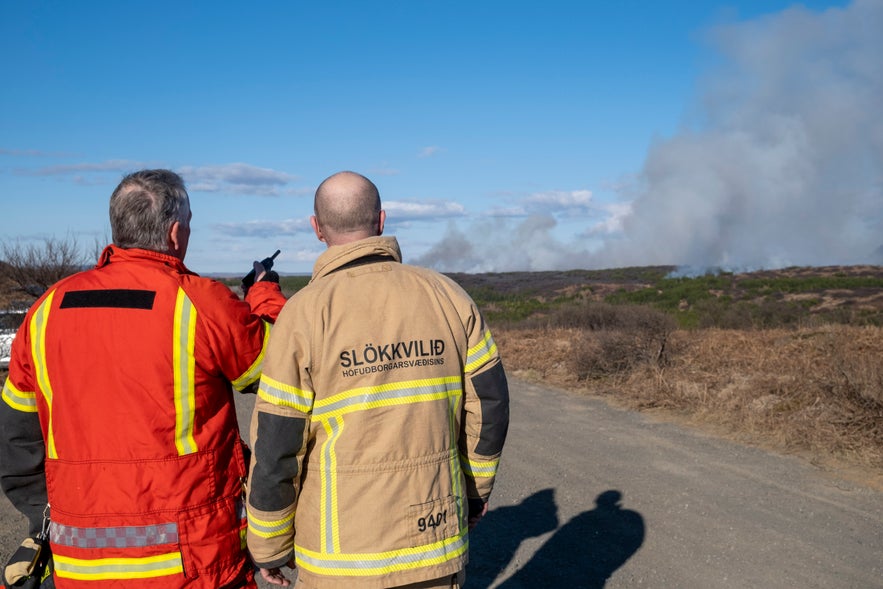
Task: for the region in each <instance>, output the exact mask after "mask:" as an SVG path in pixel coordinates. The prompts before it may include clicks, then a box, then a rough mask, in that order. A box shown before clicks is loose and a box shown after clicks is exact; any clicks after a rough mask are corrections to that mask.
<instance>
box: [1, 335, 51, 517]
mask: <svg viewBox="0 0 883 589" xmlns="http://www.w3.org/2000/svg"><path fill="white" fill-rule="evenodd" d="M28 323H29V322H28V321H25V322H24V323H23V324H22V326H21V327H20V328H19V331H18V334H17V335H16V337H15V339H14V340H13V342H12V354H11V359H10V363H9V377H8V378H7V379H6V381H5V383H4V384H3V392H2V402H0V431H2V432H3V435H2V436H0V487H2V488H3V492H4V493H5V494H6V497H7V498H8V499H9V501H10V502H11V503H12V505H13V506H15V508H16V509H18V510H19V511H20V512H21V513H22V514H24V515H25V517H27V519H28V527H29V530H28V534H36V533H37V532H38V531H40V527H41V523H42V515H43V510H44V508H45V507H46V502H47V499H46V476H45V471H44V460H45V456H46V447H45V444H44V442H43V433H42V430H41V428H40V418H39V415H38V413H37V392H36V391H37V386H36V382H35V376H34V373H33V369H32V362H31V358H30V353H29V351H30V344H29V337H28V329H27V325H28Z"/></svg>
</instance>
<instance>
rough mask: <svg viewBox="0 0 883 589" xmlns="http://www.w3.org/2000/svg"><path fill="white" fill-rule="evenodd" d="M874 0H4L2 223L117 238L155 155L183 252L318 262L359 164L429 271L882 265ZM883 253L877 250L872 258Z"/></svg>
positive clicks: (215, 261) (304, 266) (212, 266)
mask: <svg viewBox="0 0 883 589" xmlns="http://www.w3.org/2000/svg"><path fill="white" fill-rule="evenodd" d="M881 30H883V3H881V2H879V1H878V0H856V1H853V2H845V1H841V2H824V1H811V2H805V3H803V4H799V5H797V4H793V3H791V2H787V1H778V0H768V1H759V0H758V1H744V0H742V1H732V2H719V1H689V2H688V1H660V2H635V1H622V2H576V1H573V2H569V1H568V2H564V1H550V2H543V3H539V2H518V1H512V0H509V1H506V2H502V1H488V2H460V1H453V2H428V1H417V0H415V1H408V2H404V1H403V2H333V1H332V2H322V3H319V2H310V3H307V2H252V3H244V2H220V1H215V2H136V1H132V2H102V1H92V2H77V3H74V2H63V1H54V2H47V1H30V2H2V3H0V63H2V71H3V75H4V84H3V87H4V89H3V91H2V92H0V195H2V202H3V205H2V211H3V213H2V218H3V224H2V226H3V238H4V239H7V240H10V239H11V240H24V241H28V240H37V241H40V240H43V239H45V238H46V237H48V236H54V237H65V236H68V235H73V236H75V237H76V238H77V240H78V242H79V243H80V244H81V245H84V246H88V247H90V248H91V247H92V245H93V244H94V243H95V241H96V240H97V241H98V242H101V243H104V242H106V241H107V240H109V235H110V229H109V224H108V222H107V200H108V198H109V196H110V193H111V191H112V190H113V188H114V186H115V185H116V184H117V182H118V181H119V179H120V178H121V176H122V175H123V174H125V173H127V172H130V171H133V170H136V169H139V168H144V167H168V168H171V169H174V170H176V171H178V172H179V173H181V174H182V175H183V176H184V178H185V181H186V182H187V185H188V189H189V192H190V196H191V203H192V208H193V213H194V219H193V237H192V238H191V245H190V251H189V252H188V256H187V259H186V262H187V264H188V266H189V267H190V268H191V269H193V270H194V271H196V272H199V273H202V274H211V273H219V272H238V271H244V270H247V269H248V268H249V267H250V261H251V260H253V259H260V258H262V257H264V256H266V255H268V254H269V253H272V251H274V250H275V249H277V248H278V249H281V250H282V254H280V256H279V258H278V259H277V266H276V267H277V269H279V270H280V271H281V272H309V270H310V269H311V267H312V263H313V261H314V260H315V258H316V256H317V255H318V254H319V253H321V251H323V246H322V244H320V243H319V242H318V241H316V239H315V237H314V236H313V234H312V232H311V230H310V229H309V223H308V219H309V215H310V213H311V210H312V195H313V192H314V191H315V188H316V186H317V185H318V184H319V182H321V181H322V180H323V179H324V178H325V177H327V176H328V175H330V174H332V173H334V172H336V171H339V170H354V171H357V172H360V173H363V174H365V175H366V176H368V177H369V178H371V179H372V180H374V181H375V183H376V184H377V185H378V187H379V188H380V191H381V196H382V198H383V201H384V208H385V209H386V210H387V214H388V219H389V221H388V225H387V233H388V234H395V235H396V236H397V237H398V238H399V241H400V243H401V246H402V250H403V253H404V256H405V261H407V262H413V263H420V264H424V265H429V266H432V267H434V268H436V269H439V270H443V271H467V272H484V271H508V270H550V269H568V268H605V267H618V266H633V265H649V264H678V265H684V266H690V267H707V266H724V267H732V268H758V267H767V268H772V267H780V266H786V265H824V264H845V263H865V262H868V261H871V262H873V261H879V260H878V257H879V256H880V253H879V251H878V250H877V248H879V247H880V246H881V245H883V237H881V231H880V230H881V228H883V227H881V223H883V218H881V205H883V186H881V185H883V123H881V117H880V116H879V108H880V105H881V104H883V57H881V56H883V41H881V37H883V35H880V34H879V33H880V31H881ZM875 256H877V257H875Z"/></svg>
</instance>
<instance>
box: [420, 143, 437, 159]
mask: <svg viewBox="0 0 883 589" xmlns="http://www.w3.org/2000/svg"><path fill="white" fill-rule="evenodd" d="M442 151H443V149H442V148H441V147H439V146H438V145H429V146H427V147H424V148H423V149H421V150H420V153H418V154H417V157H419V158H427V157H432V156H434V155H438V154H439V153H441V152H442Z"/></svg>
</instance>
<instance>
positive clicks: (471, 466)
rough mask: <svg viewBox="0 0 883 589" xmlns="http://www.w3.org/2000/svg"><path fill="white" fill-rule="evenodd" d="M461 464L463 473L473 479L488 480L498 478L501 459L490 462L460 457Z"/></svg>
mask: <svg viewBox="0 0 883 589" xmlns="http://www.w3.org/2000/svg"><path fill="white" fill-rule="evenodd" d="M460 463H461V466H462V467H463V472H464V473H466V474H467V475H468V476H471V477H473V478H478V479H480V478H488V477H493V476H496V474H497V468H498V467H499V466H500V459H499V458H497V459H496V460H490V461H478V460H470V459H469V458H467V457H466V456H463V455H461V456H460Z"/></svg>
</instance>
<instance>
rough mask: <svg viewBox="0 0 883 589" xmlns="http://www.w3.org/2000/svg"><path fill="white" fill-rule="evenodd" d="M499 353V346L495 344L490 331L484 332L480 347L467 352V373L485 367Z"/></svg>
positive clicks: (465, 368) (474, 347) (476, 346)
mask: <svg viewBox="0 0 883 589" xmlns="http://www.w3.org/2000/svg"><path fill="white" fill-rule="evenodd" d="M496 353H497V344H496V343H495V342H494V338H493V336H491V332H490V331H485V332H484V337H483V338H482V340H481V342H479V343H478V345H475V346H473V347H471V348H469V350H468V351H467V352H466V366H465V367H464V370H465V371H466V372H472V371H474V370H476V369H478V368H479V367H481V366H483V365H484V364H485V363H486V362H487V361H488V360H490V359H491V358H492V357H493V355H494V354H496Z"/></svg>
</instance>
